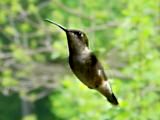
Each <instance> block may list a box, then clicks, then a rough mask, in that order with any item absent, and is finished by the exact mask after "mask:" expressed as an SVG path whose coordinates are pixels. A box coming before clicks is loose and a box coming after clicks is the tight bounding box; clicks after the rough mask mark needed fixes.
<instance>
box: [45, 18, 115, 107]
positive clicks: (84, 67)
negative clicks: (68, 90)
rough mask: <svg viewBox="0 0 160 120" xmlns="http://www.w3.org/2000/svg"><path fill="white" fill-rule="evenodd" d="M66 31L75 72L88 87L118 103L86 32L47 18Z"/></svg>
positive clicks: (71, 65) (113, 102)
mask: <svg viewBox="0 0 160 120" xmlns="http://www.w3.org/2000/svg"><path fill="white" fill-rule="evenodd" d="M46 21H48V22H50V23H53V24H55V25H57V26H58V27H60V28H61V29H62V30H64V31H65V32H66V35H67V40H68V48H69V65H70V67H71V69H72V71H73V73H74V74H75V75H76V76H77V77H78V79H79V80H80V81H81V82H82V83H84V84H85V85H86V86H87V87H88V88H91V89H96V90H97V91H99V92H100V93H101V94H103V95H104V96H105V97H106V98H107V99H108V101H109V102H111V103H112V104H114V105H118V101H117V99H116V97H115V96H114V94H113V92H112V89H111V87H110V85H109V81H108V80H107V77H106V75H105V72H104V70H103V67H102V65H101V64H100V62H99V61H98V59H97V57H96V56H95V55H94V54H93V53H92V52H91V51H90V50H89V48H88V39H87V36H86V35H85V33H84V32H82V31H79V30H69V29H66V28H64V27H62V26H60V25H58V24H56V23H54V22H52V21H50V20H46Z"/></svg>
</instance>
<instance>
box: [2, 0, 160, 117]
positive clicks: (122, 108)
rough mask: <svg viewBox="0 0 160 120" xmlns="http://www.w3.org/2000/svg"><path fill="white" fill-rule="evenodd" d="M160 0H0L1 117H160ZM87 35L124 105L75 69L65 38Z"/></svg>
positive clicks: (91, 46)
mask: <svg viewBox="0 0 160 120" xmlns="http://www.w3.org/2000/svg"><path fill="white" fill-rule="evenodd" d="M159 13H160V1H159V0H132V1H131V0H97V1H93V0H1V1H0V120H159V118H160V54H159V53H160V14H159ZM46 18H49V19H51V20H53V21H55V22H57V23H59V24H61V25H63V26H65V27H67V28H72V29H79V30H82V31H84V32H85V33H86V34H87V36H88V39H89V46H90V48H91V49H92V51H93V52H94V53H95V54H96V55H97V56H98V58H99V59H100V61H101V63H102V65H103V66H104V69H105V72H106V73H107V75H108V77H109V79H110V82H111V84H112V88H113V91H114V92H115V94H116V96H117V97H118V100H119V102H120V105H119V106H118V107H113V106H112V105H110V103H108V102H107V101H106V99H105V98H104V97H103V96H101V95H100V94H99V93H97V92H96V91H94V90H90V89H88V88H87V87H86V86H85V85H83V84H82V83H81V82H80V81H79V80H78V79H77V78H76V77H75V76H74V75H73V73H72V72H71V70H70V68H69V65H68V47H67V39H66V36H65V33H64V32H63V31H62V30H60V29H59V28H58V27H56V26H53V25H51V24H48V23H47V22H45V21H44V19H46Z"/></svg>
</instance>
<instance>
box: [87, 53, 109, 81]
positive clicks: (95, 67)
mask: <svg viewBox="0 0 160 120" xmlns="http://www.w3.org/2000/svg"><path fill="white" fill-rule="evenodd" d="M89 61H90V65H91V66H92V68H93V70H94V71H96V72H97V75H98V77H99V78H101V79H102V80H107V76H106V74H105V72H104V69H103V67H102V65H101V63H100V62H99V61H98V59H97V57H96V56H95V55H94V54H93V53H92V54H91V56H90V60H89Z"/></svg>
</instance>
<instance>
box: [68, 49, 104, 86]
mask: <svg viewBox="0 0 160 120" xmlns="http://www.w3.org/2000/svg"><path fill="white" fill-rule="evenodd" d="M90 58H91V53H89V52H88V53H86V52H84V53H83V54H80V55H70V56H69V64H70V67H71V69H72V71H73V73H74V74H75V75H76V76H77V77H78V79H79V80H80V81H81V82H83V83H84V84H85V85H86V86H88V87H89V88H95V85H96V84H97V83H95V82H97V81H98V82H101V80H99V79H100V78H99V77H98V75H97V68H96V65H92V62H93V61H91V59H90Z"/></svg>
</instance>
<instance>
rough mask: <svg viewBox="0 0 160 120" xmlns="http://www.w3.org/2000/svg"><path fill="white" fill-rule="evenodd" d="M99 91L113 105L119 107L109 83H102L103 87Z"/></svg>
mask: <svg viewBox="0 0 160 120" xmlns="http://www.w3.org/2000/svg"><path fill="white" fill-rule="evenodd" d="M98 91H99V92H100V93H102V94H103V95H104V96H105V97H106V98H107V100H108V101H109V102H110V103H111V104H113V105H118V100H117V98H116V97H115V95H114V93H113V91H112V88H111V86H110V84H109V81H104V82H102V84H101V86H100V87H99V88H98Z"/></svg>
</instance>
